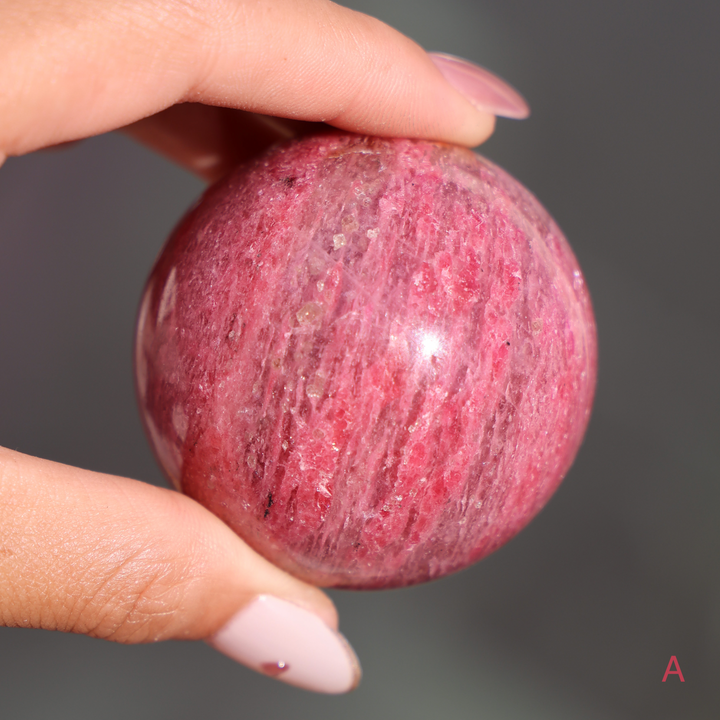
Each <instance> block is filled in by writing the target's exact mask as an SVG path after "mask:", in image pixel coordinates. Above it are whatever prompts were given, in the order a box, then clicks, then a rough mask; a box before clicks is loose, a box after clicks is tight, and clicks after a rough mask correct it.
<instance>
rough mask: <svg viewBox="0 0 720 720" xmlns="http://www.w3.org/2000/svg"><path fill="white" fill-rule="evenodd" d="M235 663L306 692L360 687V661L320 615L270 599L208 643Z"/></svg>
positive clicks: (248, 610)
mask: <svg viewBox="0 0 720 720" xmlns="http://www.w3.org/2000/svg"><path fill="white" fill-rule="evenodd" d="M207 642H208V643H209V644H210V645H212V647H214V648H215V649H216V650H219V651H220V652H221V653H225V655H228V656H229V657H231V658H232V659H233V660H237V662H239V663H242V664H243V665H247V666H248V667H250V668H252V669H253V670H257V671H258V672H261V673H263V674H265V675H270V676H271V677H276V678H277V679H278V680H282V681H283V682H286V683H289V684H290V685H296V686H297V687H301V688H304V689H305V690H313V691H315V692H320V693H329V694H339V693H344V692H348V691H349V690H352V689H353V688H355V687H357V685H358V683H359V682H360V675H361V671H360V663H359V662H358V659H357V657H356V655H355V653H354V652H353V649H352V648H351V647H350V645H349V644H348V642H347V640H345V638H344V637H343V636H342V635H341V634H340V633H338V632H335V631H334V630H331V629H330V628H329V627H328V626H327V625H326V624H325V623H324V622H323V621H322V620H321V619H320V618H319V617H318V616H317V615H315V614H314V613H312V612H310V611H309V610H305V609H304V608H301V607H300V606H298V605H294V604H293V603H291V602H288V601H287V600H280V599H278V598H276V597H272V596H270V595H260V596H258V597H257V598H255V600H253V601H252V602H251V603H250V604H249V605H246V606H245V607H244V608H243V609H242V610H240V612H238V613H237V615H235V616H234V617H232V618H231V619H230V621H229V622H228V623H227V624H226V625H225V626H224V627H223V628H221V629H220V630H219V631H218V632H217V633H215V635H213V636H212V637H211V638H209V639H208V641H207Z"/></svg>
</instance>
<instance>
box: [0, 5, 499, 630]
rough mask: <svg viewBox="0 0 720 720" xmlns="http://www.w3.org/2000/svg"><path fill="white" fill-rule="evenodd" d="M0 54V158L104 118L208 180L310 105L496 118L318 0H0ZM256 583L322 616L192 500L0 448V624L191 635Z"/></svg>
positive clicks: (108, 125) (392, 119) (416, 53)
mask: <svg viewBox="0 0 720 720" xmlns="http://www.w3.org/2000/svg"><path fill="white" fill-rule="evenodd" d="M0 67H2V68H4V70H5V72H4V73H3V83H2V86H1V87H0V117H1V118H2V119H3V122H2V123H1V124H0V165H1V164H2V162H3V161H4V160H5V158H6V157H8V156H14V155H23V154H26V153H30V152H33V151H36V150H39V149H42V148H47V147H50V146H55V145H60V144H63V143H69V142H73V141H77V140H80V139H82V138H85V137H89V136H92V135H97V134H100V133H104V132H108V131H111V130H116V129H121V128H122V129H124V130H125V131H126V132H128V133H130V134H131V135H133V136H135V137H136V138H138V139H139V140H140V141H142V142H144V143H146V144H148V145H150V146H151V147H154V148H155V149H157V150H158V151H159V152H162V153H163V154H165V155H167V156H169V157H171V158H172V159H173V160H175V161H176V162H177V163H178V164H180V165H181V166H183V167H185V168H187V169H188V170H190V171H192V172H195V173H196V174H198V175H200V176H202V177H203V178H205V179H207V180H209V181H211V180H215V179H217V178H219V177H221V176H222V175H224V174H225V173H226V172H227V170H228V169H229V168H230V167H232V166H233V165H234V164H236V163H237V162H238V161H240V160H243V159H246V158H249V157H252V156H253V155H255V154H256V153H258V152H260V151H261V150H263V149H264V148H265V147H267V146H268V145H269V144H271V143H272V142H274V141H275V140H276V139H278V137H281V136H290V135H293V134H299V133H303V132H307V130H308V129H309V128H311V127H312V125H311V124H312V123H318V122H325V123H329V124H331V125H333V126H335V127H338V128H342V129H346V130H351V131H357V132H362V133H368V134H376V135H386V136H393V135H394V136H408V137H420V138H427V139H434V140H444V141H447V142H453V143H456V144H460V145H466V146H475V145H478V144H480V143H481V142H483V141H484V140H486V139H487V138H488V137H489V135H490V134H491V133H492V130H493V127H494V118H493V116H492V115H489V114H487V113H484V112H481V111H479V110H477V109H475V108H474V107H473V106H472V105H471V104H470V103H469V102H468V101H467V100H466V99H465V98H464V97H463V96H462V95H461V94H460V93H459V92H457V91H456V90H454V89H453V88H452V87H451V86H450V85H448V84H447V83H446V82H445V80H444V79H443V78H442V76H441V74H440V73H439V72H438V70H437V69H436V68H435V66H434V65H433V64H432V62H431V61H430V60H429V59H428V57H427V55H426V54H425V52H424V51H423V50H422V49H421V48H420V47H419V46H417V45H416V44H415V43H414V42H412V41H411V40H409V39H408V38H406V37H404V36H403V35H401V34H399V33H398V32H396V31H395V30H393V29H392V28H389V27H388V26H387V25H384V24H383V23H381V22H380V21H378V20H375V19H373V18H370V17H368V16H365V15H362V14H360V13H357V12H354V11H351V10H348V9H345V8H342V7H340V6H338V5H335V4H333V3H330V2H326V1H325V0H153V1H152V2H149V1H148V0H121V1H120V2H113V3H108V2H105V1H104V0H4V2H3V3H2V4H1V5H0ZM268 116H273V117H272V118H271V117H268ZM278 118H280V119H278ZM178 527H182V528H183V529H184V531H183V532H182V533H177V532H175V529H176V528H178ZM263 593H264V594H270V595H275V596H277V597H281V598H285V599H288V600H290V601H292V602H294V603H297V604H300V605H302V606H304V607H306V608H307V609H309V610H311V611H313V612H315V613H317V614H318V615H319V616H320V617H321V618H322V619H323V620H324V621H325V622H326V623H327V624H328V625H330V626H331V627H333V628H336V627H337V613H336V611H335V608H334V606H333V605H332V602H331V601H330V599H329V598H328V597H327V596H326V595H325V594H323V593H322V592H321V591H319V590H318V589H317V588H315V587H312V586H310V585H307V584H305V583H303V582H300V581H299V580H297V579H295V578H293V577H291V576H289V575H287V574H286V573H284V572H282V571H280V570H279V569H277V568H276V567H274V566H273V565H271V564H270V563H268V562H267V561H266V560H264V559H263V558H261V557H260V556H258V555H257V554H256V553H255V552H254V551H252V550H251V549H250V548H249V547H248V546H247V545H245V544H244V543H243V542H242V541H241V540H240V539H239V538H238V537H237V536H236V535H235V534H234V533H233V532H232V531H230V530H229V529H228V528H227V527H226V526H225V525H224V524H223V523H222V522H221V521H220V520H218V519H217V518H216V517H215V516H214V515H212V514H210V513H209V512H208V511H207V510H205V509H204V508H202V507H201V506H200V505H198V504H197V503H195V502H194V501H193V500H191V499H189V498H187V497H185V496H183V495H180V494H178V493H176V492H173V491H171V490H165V489H161V488H157V487H153V486H149V485H146V484H144V483H141V482H138V481H136V480H130V479H127V478H121V477H113V476H109V475H104V474H101V473H95V472H90V471H87V470H81V469H78V468H72V467H68V466H65V465H61V464H58V463H53V462H50V461H47V460H41V459H38V458H33V457H29V456H26V455H23V454H21V453H18V452H14V451H11V450H6V449H0V624H1V625H6V626H20V627H32V628H45V629H48V630H61V631H67V632H77V633H83V634H87V635H90V636H93V637H99V638H105V639H108V640H114V641H118V642H123V643H139V642H150V641H157V640H167V639H173V638H175V639H200V638H205V637H207V636H209V635H210V634H212V633H214V632H215V631H217V630H218V629H219V628H220V627H222V626H223V625H224V624H225V623H226V622H227V621H228V619H229V618H230V617H232V616H233V615H234V614H235V613H236V612H237V611H238V610H239V609H241V608H242V607H243V606H244V605H245V604H246V603H248V602H249V601H250V600H251V599H252V598H253V597H255V596H256V595H258V594H263Z"/></svg>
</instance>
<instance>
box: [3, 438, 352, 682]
mask: <svg viewBox="0 0 720 720" xmlns="http://www.w3.org/2000/svg"><path fill="white" fill-rule="evenodd" d="M0 625H6V626H15V627H32V628H44V629H48V630H61V631H65V632H76V633H82V634H85V635H90V636H92V637H97V638H103V639H106V640H113V641H116V642H121V643H144V642H156V641H160V640H169V639H183V640H194V639H201V638H204V639H207V640H208V641H209V642H210V644H211V645H213V646H214V647H215V648H216V649H218V650H220V651H221V652H224V653H226V654H227V655H229V656H231V657H233V658H234V659H235V660H238V661H239V662H242V663H244V664H246V665H248V666H249V667H251V668H253V669H255V670H258V671H260V672H264V673H265V674H269V675H274V676H277V677H278V678H279V679H281V680H284V681H286V682H288V683H290V684H293V685H297V686H299V687H303V688H306V689H308V690H314V691H317V692H325V693H341V692H346V691H348V690H351V689H352V688H353V687H355V686H356V685H357V683H358V681H359V676H360V668H359V665H358V663H357V659H356V657H355V655H354V653H353V651H352V649H351V648H350V646H349V645H348V644H347V642H346V641H345V639H344V638H343V637H342V636H341V635H340V634H339V633H338V632H337V613H336V611H335V608H334V606H333V604H332V602H331V601H330V599H329V598H328V597H327V596H326V595H325V594H324V593H322V592H321V591H320V590H318V589H317V588H314V587H312V586H309V585H306V584H305V583H302V582H300V581H299V580H296V579H295V578H293V577H291V576H290V575H287V574H286V573H284V572H282V571H280V570H279V569H277V568H276V567H274V566H273V565H271V564H270V563H268V562H267V561H266V560H264V559H263V558H262V557H260V556H259V555H258V554H257V553H255V552H254V551H253V550H251V549H250V548H249V547H248V546H247V545H246V544H245V543H244V542H243V541H242V540H240V538H238V537H237V536H236V535H235V534H234V533H233V532H232V531H231V530H230V529H229V528H228V527H227V526H226V525H224V524H223V523H222V522H221V521H220V520H219V519H218V518H216V517H215V516H214V515H212V514H211V513H210V512H208V511H207V510H205V509H204V508H203V507H201V506H200V505H198V504H197V503H196V502H194V501H193V500H191V499H190V498H187V497H185V496H183V495H180V494H179V493H176V492H174V491H171V490H165V489H162V488H157V487H154V486H151V485H146V484H144V483H140V482H137V481H134V480H128V479H125V478H119V477H114V476H110V475H103V474H100V473H94V472H90V471H86V470H79V469H76V468H71V467H68V466H65V465H60V464H58V463H52V462H48V461H44V460H39V459H37V458H32V457H29V456H26V455H22V454H20V453H16V452H12V451H9V450H4V449H0Z"/></svg>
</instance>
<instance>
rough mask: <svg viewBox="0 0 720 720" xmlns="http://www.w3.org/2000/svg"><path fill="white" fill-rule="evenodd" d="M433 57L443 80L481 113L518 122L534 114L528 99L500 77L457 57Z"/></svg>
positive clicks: (434, 54)
mask: <svg viewBox="0 0 720 720" xmlns="http://www.w3.org/2000/svg"><path fill="white" fill-rule="evenodd" d="M429 55H430V59H431V60H432V61H433V62H434V63H435V67H437V69H438V70H439V71H440V72H441V73H442V75H443V77H444V78H445V79H446V80H447V81H448V82H449V83H450V84H451V85H452V86H453V87H454V88H455V89H456V90H457V91H458V92H461V93H462V94H463V95H464V96H465V97H466V98H467V99H468V100H469V101H470V102H471V103H472V104H473V105H474V106H475V107H476V108H477V109H478V110H484V111H485V112H489V113H492V114H493V115H499V116H500V117H507V118H515V119H516V120H522V119H523V118H526V117H528V115H530V106H529V105H528V104H527V102H526V101H525V98H523V96H522V95H520V93H519V92H518V91H517V90H515V88H513V87H511V86H510V85H508V84H507V83H506V82H505V81H504V80H501V79H500V78H499V77H498V76H497V75H493V74H492V73H491V72H489V71H488V70H486V69H485V68H482V67H480V66H479V65H475V64H474V63H471V62H468V61H467V60H463V59H462V58H459V57H455V56H454V55H446V54H445V53H429Z"/></svg>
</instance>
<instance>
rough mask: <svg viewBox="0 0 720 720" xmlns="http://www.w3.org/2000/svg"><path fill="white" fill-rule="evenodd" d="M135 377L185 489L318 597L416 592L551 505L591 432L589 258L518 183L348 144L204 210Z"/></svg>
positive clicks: (143, 331)
mask: <svg viewBox="0 0 720 720" xmlns="http://www.w3.org/2000/svg"><path fill="white" fill-rule="evenodd" d="M135 366H136V381H137V393H138V398H139V403H140V408H141V413H142V416H143V420H144V424H145V427H146V430H147V433H148V436H149V438H150V441H151V444H152V446H153V449H154V451H155V454H156V456H157V458H158V460H159V461H160V463H161V465H162V467H163V468H164V470H165V472H166V474H167V475H168V477H169V478H170V480H171V481H172V483H173V484H174V485H175V486H176V487H177V488H178V489H180V490H182V491H183V492H184V493H187V494H188V495H190V496H191V497H193V498H195V499H196V500H197V501H199V502H200V503H202V504H203V505H204V506H206V507H207V508H209V509H210V510H211V511H212V512H214V513H216V514H217V515H218V516H219V517H220V518H222V519H223V520H224V521H225V522H226V523H227V524H228V525H229V526H230V527H231V528H233V529H234V530H235V531H236V532H237V533H238V534H239V535H240V536H241V537H242V538H244V539H245V540H246V541H247V542H248V543H249V544H250V545H251V546H252V547H253V548H255V549H256V550H257V551H258V552H259V553H261V554H262V555H264V556H265V557H267V558H268V559H269V560H271V561H272V562H273V563H275V564H277V565H278V566H280V567H281V568H284V569H285V570H288V571H289V572H291V573H293V574H294V575H296V576H298V577H300V578H302V579H304V580H307V581H309V582H311V583H315V584H319V585H325V586H335V587H346V588H381V587H398V586H403V585H410V584H413V583H418V582H422V581H425V580H430V579H433V578H437V577H440V576H442V575H445V574H447V573H450V572H453V571H455V570H458V569H460V568H463V567H465V566H467V565H468V564H470V563H472V562H474V561H476V560H478V559H480V558H482V557H483V556H485V555H487V554H488V553H490V552H492V551H493V550H495V549H496V548H498V547H500V546H501V545H502V544H503V543H505V542H506V541H507V540H509V539H510V538H511V537H512V536H513V535H515V534H516V533H517V532H518V531H519V530H520V529H521V528H522V527H524V526H525V525H526V524H527V523H528V522H529V521H530V519H531V518H532V517H533V516H534V515H535V514H536V513H537V512H538V511H539V510H540V509H541V508H542V506H543V505H544V504H545V503H546V502H547V500H548V499H549V497H550V496H551V494H552V493H553V491H554V490H555V489H556V488H557V486H558V484H559V483H560V481H561V479H562V478H563V476H564V475H565V473H566V472H567V470H568V468H569V467H570V464H571V463H572V461H573V459H574V457H575V454H576V452H577V450H578V447H579V446H580V443H581V440H582V437H583V433H584V431H585V428H586V425H587V422H588V418H589V414H590V407H591V404H592V397H593V392H594V386H595V375H596V335H595V323H594V319H593V314H592V309H591V304H590V299H589V296H588V293H587V290H586V287H585V283H584V280H583V277H582V274H581V272H580V269H579V267H578V264H577V262H576V260H575V257H574V256H573V253H572V251H571V250H570V247H569V246H568V244H567V242H566V240H565V239H564V237H563V235H562V233H561V232H560V230H559V229H558V227H557V226H556V224H555V223H554V222H553V220H552V219H551V218H550V217H549V215H548V214H547V212H546V211H545V210H544V209H543V208H542V206H541V205H540V204H539V203H538V201H537V200H536V199H535V198H534V197H533V196H532V195H531V194H530V193H529V192H528V191H527V190H525V189H524V188H523V187H522V186H521V185H520V184H519V183H518V182H517V181H515V180H514V179H512V178H511V177H510V176H508V175H507V174H506V173H505V172H504V171H502V170H501V169H499V168H498V167H497V166H495V165H493V164H492V163H490V162H488V161H487V160H484V159H483V158H481V157H479V156H477V155H475V154H474V153H472V152H471V151H469V150H466V149H461V148H457V147H452V146H448V145H443V144H437V143H432V142H422V141H412V140H395V139H378V138H367V137H359V136H354V135H346V134H339V133H328V134H325V135H318V136H314V137H311V138H306V139H303V140H298V141H294V142H290V143H288V144H284V145H280V146H277V147H275V148H272V149H271V150H270V151H269V152H267V153H266V154H265V155H264V156H262V157H260V158H259V159H257V160H255V161H254V162H251V163H250V164H247V165H245V166H242V167H240V168H238V169H237V170H236V171H235V172H233V173H232V174H230V175H229V176H228V177H227V178H226V179H224V180H222V181H221V182H219V183H218V184H216V185H215V186H213V187H211V188H210V189H209V190H208V191H207V192H206V193H205V195H204V196H203V198H202V199H201V201H200V202H199V203H198V204H197V205H196V206H195V207H194V208H193V209H191V210H190V212H189V213H188V214H187V215H186V217H185V218H184V219H183V220H182V222H181V223H180V225H179V226H178V227H177V229H176V230H175V232H174V233H173V235H172V236H171V238H170V240H169V241H168V243H167V245H166V246H165V248H164V250H163V251H162V253H161V255H160V257H159V259H158V260H157V262H156V264H155V267H154V269H153V271H152V274H151V276H150V279H149V281H148V284H147V287H146V289H145V293H144V296H143V299H142V303H141V308H140V314H139V321H138V328H137V337H136V347H135ZM182 531H183V530H182V528H178V532H182Z"/></svg>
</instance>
